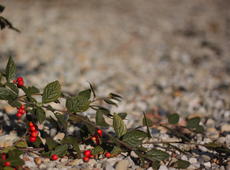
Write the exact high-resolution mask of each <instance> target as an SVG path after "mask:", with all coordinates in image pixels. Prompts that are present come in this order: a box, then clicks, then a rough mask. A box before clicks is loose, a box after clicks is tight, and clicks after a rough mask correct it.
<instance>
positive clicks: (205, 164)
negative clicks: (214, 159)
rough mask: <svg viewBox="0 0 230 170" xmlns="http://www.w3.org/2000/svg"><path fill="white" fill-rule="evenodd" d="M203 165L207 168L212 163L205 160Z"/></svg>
mask: <svg viewBox="0 0 230 170" xmlns="http://www.w3.org/2000/svg"><path fill="white" fill-rule="evenodd" d="M204 166H205V167H208V168H211V166H212V165H211V163H210V162H205V163H204Z"/></svg>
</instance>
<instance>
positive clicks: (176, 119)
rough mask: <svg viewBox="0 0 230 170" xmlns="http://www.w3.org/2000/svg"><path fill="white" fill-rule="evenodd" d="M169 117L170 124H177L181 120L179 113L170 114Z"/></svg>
mask: <svg viewBox="0 0 230 170" xmlns="http://www.w3.org/2000/svg"><path fill="white" fill-rule="evenodd" d="M167 117H168V122H169V123H170V124H177V123H178V122H179V119H180V116H179V115H178V114H177V113H173V114H169V115H168V116H167Z"/></svg>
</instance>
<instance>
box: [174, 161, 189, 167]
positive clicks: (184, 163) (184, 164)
mask: <svg viewBox="0 0 230 170" xmlns="http://www.w3.org/2000/svg"><path fill="white" fill-rule="evenodd" d="M189 165H190V163H189V162H188V161H185V160H181V159H178V160H177V161H176V162H175V163H174V167H175V168H177V169H186V168H188V167H189Z"/></svg>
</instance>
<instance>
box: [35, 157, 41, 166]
mask: <svg viewBox="0 0 230 170" xmlns="http://www.w3.org/2000/svg"><path fill="white" fill-rule="evenodd" d="M34 162H35V163H36V165H40V164H41V163H42V159H41V158H40V157H36V158H34Z"/></svg>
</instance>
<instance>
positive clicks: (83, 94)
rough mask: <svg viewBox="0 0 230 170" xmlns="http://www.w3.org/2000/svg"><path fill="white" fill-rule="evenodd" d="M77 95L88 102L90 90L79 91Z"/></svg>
mask: <svg viewBox="0 0 230 170" xmlns="http://www.w3.org/2000/svg"><path fill="white" fill-rule="evenodd" d="M78 95H79V96H82V97H84V98H85V99H86V100H89V99H90V96H91V89H87V90H84V91H81V92H79V93H78Z"/></svg>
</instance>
